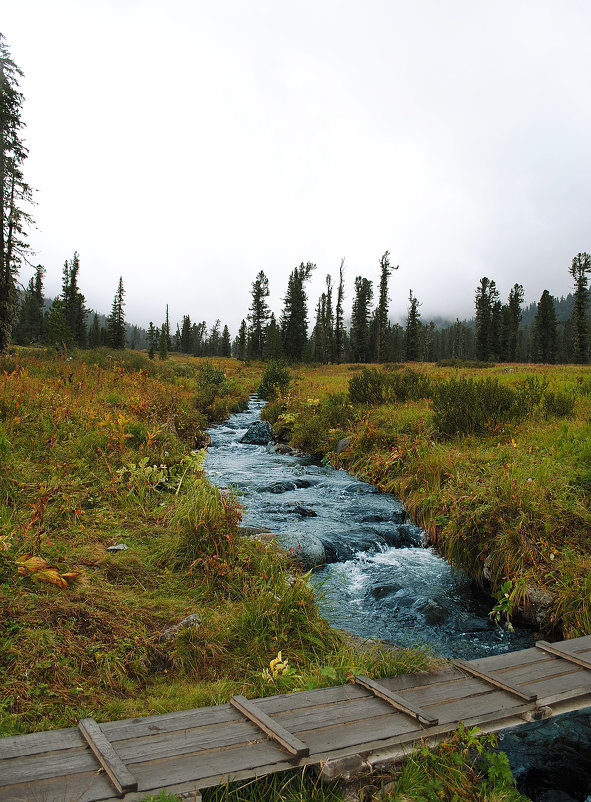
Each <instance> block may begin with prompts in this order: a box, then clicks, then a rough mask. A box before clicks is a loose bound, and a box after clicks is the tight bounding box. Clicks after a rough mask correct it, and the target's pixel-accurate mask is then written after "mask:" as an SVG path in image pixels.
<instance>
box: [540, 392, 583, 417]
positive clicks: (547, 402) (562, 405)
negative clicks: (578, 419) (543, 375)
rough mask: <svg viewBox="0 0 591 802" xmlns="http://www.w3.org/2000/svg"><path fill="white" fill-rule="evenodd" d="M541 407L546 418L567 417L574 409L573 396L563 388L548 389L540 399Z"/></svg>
mask: <svg viewBox="0 0 591 802" xmlns="http://www.w3.org/2000/svg"><path fill="white" fill-rule="evenodd" d="M542 409H543V410H544V415H545V416H546V417H547V418H567V417H569V416H571V415H572V414H573V412H574V409H575V396H574V394H573V393H568V392H566V391H565V390H556V391H548V392H546V393H545V395H544V398H543V400H542Z"/></svg>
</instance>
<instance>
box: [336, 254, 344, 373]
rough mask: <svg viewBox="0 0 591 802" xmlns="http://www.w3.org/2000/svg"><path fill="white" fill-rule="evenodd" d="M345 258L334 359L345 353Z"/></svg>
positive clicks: (341, 356)
mask: <svg viewBox="0 0 591 802" xmlns="http://www.w3.org/2000/svg"><path fill="white" fill-rule="evenodd" d="M344 273H345V259H344V258H343V259H341V266H340V268H339V286H338V289H337V303H336V308H335V323H334V361H335V362H337V363H339V362H341V361H342V359H343V356H344V353H345V324H344V318H343V301H344V299H345V276H344Z"/></svg>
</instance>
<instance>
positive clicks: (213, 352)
mask: <svg viewBox="0 0 591 802" xmlns="http://www.w3.org/2000/svg"><path fill="white" fill-rule="evenodd" d="M220 325H221V321H220V320H219V318H218V320H216V322H215V323H214V324H213V326H212V327H211V331H210V332H209V340H208V342H207V354H208V356H220V354H221V344H222V335H221V334H220Z"/></svg>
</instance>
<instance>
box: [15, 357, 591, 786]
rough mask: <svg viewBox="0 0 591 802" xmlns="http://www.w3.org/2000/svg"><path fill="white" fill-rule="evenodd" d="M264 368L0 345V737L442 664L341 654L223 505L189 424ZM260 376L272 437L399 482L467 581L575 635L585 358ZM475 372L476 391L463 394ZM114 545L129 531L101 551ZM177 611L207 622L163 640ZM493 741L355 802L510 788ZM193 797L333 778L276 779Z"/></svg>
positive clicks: (384, 781) (580, 598)
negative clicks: (528, 603)
mask: <svg viewBox="0 0 591 802" xmlns="http://www.w3.org/2000/svg"><path fill="white" fill-rule="evenodd" d="M273 370H274V372H273ZM265 373H266V374H267V376H268V375H269V366H267V367H265V365H262V364H260V363H252V364H248V363H241V362H238V361H236V360H231V359H214V360H210V361H208V360H204V359H194V358H190V357H181V356H178V355H174V356H172V357H171V358H169V359H168V360H166V361H163V362H160V361H159V360H149V359H148V358H147V357H146V356H145V355H142V354H138V353H134V352H117V353H116V352H109V351H107V350H104V349H99V350H96V351H87V352H80V353H78V354H75V355H74V356H73V357H72V358H66V357H65V356H60V355H57V354H56V353H55V351H51V350H47V351H44V350H42V349H20V350H18V349H17V350H16V352H15V353H13V354H12V355H9V356H5V357H3V358H2V359H1V360H0V382H1V384H2V392H1V393H0V735H11V734H17V733H24V732H31V731H34V730H44V729H51V728H58V727H66V726H71V725H74V724H76V723H77V721H78V720H79V719H80V718H83V717H86V716H91V717H93V718H95V719H96V720H98V721H105V720H111V719H117V718H125V717H132V716H141V715H149V714H152V713H162V712H168V711H174V710H182V709H187V708H192V707H199V706H204V705H210V704H216V703H221V702H226V701H228V699H229V698H230V697H231V696H232V695H233V694H237V693H242V694H244V695H246V696H248V697H251V698H252V697H258V696H265V695H269V694H275V693H283V692H289V691H292V690H302V689H305V688H314V687H320V686H324V685H329V684H341V683H345V682H347V681H348V680H349V679H350V678H351V676H353V675H354V674H356V673H365V674H368V675H370V676H372V677H375V678H379V677H380V676H386V675H394V674H397V673H402V672H408V671H417V670H423V669H426V668H429V667H430V666H433V665H434V664H435V661H434V660H433V658H432V657H431V656H430V655H429V653H428V649H427V648H426V649H425V650H420V649H419V650H406V649H405V650H398V651H391V650H386V649H382V648H380V647H378V646H375V647H373V648H369V649H368V648H365V649H361V650H359V649H356V648H355V647H354V646H353V645H352V644H351V642H350V640H349V639H348V638H347V637H346V635H344V633H341V632H338V631H335V630H333V629H331V628H330V627H329V626H328V624H327V623H326V622H325V621H324V620H323V619H322V618H321V617H320V616H319V614H318V610H317V607H316V600H315V597H314V592H313V590H312V589H311V588H310V586H309V585H308V583H307V582H306V577H305V575H301V573H298V571H297V570H296V569H295V568H294V566H293V565H292V564H290V563H289V562H288V561H287V559H286V558H282V557H281V556H280V555H278V554H277V553H275V552H273V553H270V552H268V551H266V550H265V549H264V547H263V546H261V545H260V544H258V543H256V542H252V541H250V540H247V539H244V538H242V537H240V528H239V527H240V506H239V503H238V500H237V499H236V498H235V497H234V496H233V495H232V493H231V492H229V491H226V490H220V489H218V488H215V487H214V486H212V485H211V484H210V483H209V482H208V480H207V478H206V476H205V474H204V472H203V459H204V451H203V446H204V445H205V444H206V443H207V436H206V434H205V430H206V428H207V426H208V425H209V424H210V423H211V422H213V421H217V420H221V419H223V418H225V417H227V416H228V415H229V414H230V412H231V411H232V410H234V409H243V408H244V405H245V403H246V400H247V398H248V395H249V394H250V393H251V392H255V391H256V389H257V388H258V387H259V386H260V385H261V380H262V379H263V378H264V374H265ZM270 373H271V377H273V376H275V377H277V376H279V377H280V378H281V376H283V379H287V380H289V384H288V383H287V381H286V382H285V383H284V386H283V388H282V389H280V388H275V389H276V390H277V392H275V395H274V390H273V387H270V388H269V387H267V391H268V397H269V403H268V406H267V408H266V410H265V417H267V418H268V419H269V420H271V421H272V422H273V423H274V426H275V428H276V430H277V432H279V433H280V434H281V436H282V437H283V438H284V439H289V440H290V442H291V443H292V445H294V446H297V447H298V448H301V449H304V450H306V451H308V452H314V453H318V454H322V455H323V456H324V457H325V458H326V459H328V460H330V462H331V463H333V464H334V465H335V466H339V467H344V468H346V469H348V470H350V471H352V472H354V473H356V474H358V475H359V476H362V477H363V478H366V479H367V480H368V481H371V482H373V483H375V484H376V485H378V486H379V487H380V488H381V489H382V490H383V491H384V492H393V493H396V494H397V495H399V496H400V497H401V498H402V499H403V500H404V502H405V504H406V505H407V508H408V510H409V513H410V515H411V516H412V518H413V519H414V520H415V521H417V522H418V523H420V524H421V525H422V526H423V527H425V529H426V530H427V531H428V532H429V533H430V536H431V538H432V540H433V542H436V543H437V546H438V548H439V549H440V550H441V552H442V553H443V554H444V555H445V556H446V557H447V558H448V559H449V560H450V561H451V562H452V564H454V565H456V566H458V567H462V568H464V569H465V570H466V571H468V572H469V573H471V574H472V575H473V576H474V577H476V578H480V579H482V577H483V573H484V570H485V568H486V572H487V574H488V576H489V577H490V579H489V581H490V587H491V592H492V593H493V594H494V593H497V594H498V596H499V602H498V605H497V606H498V608H499V611H500V612H501V613H502V615H503V616H504V617H505V618H508V617H510V615H511V614H512V613H513V612H514V610H517V609H518V607H519V605H520V604H523V603H524V600H525V597H526V592H527V589H528V588H529V587H531V586H532V585H535V586H536V587H540V588H543V589H546V590H547V592H548V593H550V594H551V596H552V603H551V606H550V611H549V619H548V622H549V625H550V626H551V627H553V628H555V629H556V630H561V631H562V632H564V634H565V635H567V636H568V635H576V634H582V633H588V632H589V631H591V629H590V627H589V616H590V610H589V607H590V591H591V573H590V567H591V563H590V557H589V547H590V538H591V527H590V526H589V524H590V515H589V499H588V495H589V494H588V491H589V486H590V484H591V446H590V445H589V444H590V442H591V441H590V438H589V434H590V422H589V421H590V416H589V413H590V411H591V409H590V408H591V371H589V369H577V368H575V367H572V366H569V367H560V368H559V367H555V368H554V367H553V368H551V367H541V366H527V367H523V366H517V365H516V366H511V367H510V368H509V369H507V367H506V366H505V367H504V368H496V367H490V366H486V367H482V366H473V367H467V366H457V365H450V366H437V365H424V366H423V365H421V366H417V365H414V366H400V365H386V366H374V367H371V366H362V365H341V366H314V365H311V366H296V367H294V368H291V369H290V370H289V371H287V372H286V371H285V369H284V368H281V366H279V369H278V368H277V366H274V367H273V369H272V370H271V372H270ZM471 382H472V383H471ZM483 382H484V383H486V382H488V384H487V385H486V387H487V389H486V392H485V393H484V391H483V390H482V389H480V390H479V389H478V387H476V389H475V385H478V386H480V384H482V383H483ZM263 384H264V382H263ZM437 388H439V389H437ZM503 388H509V389H508V390H507V391H505V389H503ZM479 393H480V395H479ZM482 393H484V395H483V396H482V397H480V396H481V395H482ZM487 393H488V395H487ZM273 396H274V397H273ZM466 409H468V410H469V414H468V415H467V414H466ZM464 430H465V431H464ZM343 438H347V440H346V441H345V443H344V444H343V443H341V445H342V446H344V449H343V450H342V451H341V452H340V453H339V454H337V453H336V452H335V447H336V445H337V443H338V442H339V441H342V440H343ZM117 544H125V545H126V546H128V548H127V549H124V550H120V551H117V552H110V551H109V550H108V548H109V547H111V546H114V545H117ZM507 582H509V583H510V585H509V590H508V592H507V585H506V583H507ZM503 588H505V595H504V596H503V593H502V589H503ZM191 614H197V615H198V616H199V617H200V619H201V625H200V626H198V627H190V628H186V629H183V630H181V631H180V633H179V634H177V635H175V636H174V637H171V638H168V637H167V636H166V635H165V634H163V633H165V631H166V629H167V628H168V627H170V626H171V625H174V624H176V623H177V622H179V621H180V620H181V619H183V618H184V617H185V616H187V615H191ZM279 652H281V662H280V663H279V662H277V657H278V653H279ZM490 746H491V745H490V744H489V743H487V742H485V741H484V740H482V739H478V737H477V735H476V734H475V733H466V732H461V731H458V732H457V733H456V734H455V735H454V736H452V737H451V738H450V739H449V741H447V742H446V743H444V744H443V745H442V746H441V747H440V748H439V749H438V750H437V751H435V752H434V753H431V752H429V750H425V749H423V750H419V751H418V752H417V753H416V754H414V755H413V756H411V757H410V758H409V760H408V761H406V762H405V764H404V765H403V766H402V767H401V768H400V769H398V770H397V771H395V772H394V773H391V774H388V775H383V776H376V777H372V778H370V779H369V780H368V781H367V782H366V784H365V787H366V791H365V794H366V798H371V799H374V800H378V799H381V800H400V801H402V800H405V799H419V800H420V799H425V800H430V799H435V798H437V799H465V800H473V799H474V800H476V799H482V800H485V799H487V800H495V799H498V800H513V799H515V800H516V799H521V798H522V797H521V796H520V795H519V793H518V792H517V791H516V790H515V789H514V784H513V781H512V778H511V775H510V771H509V769H508V765H507V764H506V760H504V758H503V756H502V755H499V754H498V753H497V752H495V751H491V750H490ZM204 798H205V799H206V800H211V802H213V801H214V800H215V802H222V800H228V802H229V801H230V800H235V802H240V800H255V799H257V800H258V799H268V800H277V802H280V801H281V802H287V801H288V800H294V801H295V800H310V801H312V800H318V802H320V800H340V799H343V798H344V792H343V791H342V789H340V788H338V787H336V786H332V785H323V784H321V783H319V782H318V781H317V780H316V779H314V778H313V777H311V776H309V775H306V776H303V775H302V774H301V773H300V774H298V773H295V774H293V773H291V774H288V775H280V776H276V777H271V778H267V779H266V780H262V781H258V782H256V783H247V784H246V785H241V786H226V787H221V788H219V789H212V790H210V791H207V792H206V793H205V796H204ZM154 799H158V800H161V802H164V800H172V799H174V797H171V796H168V795H167V794H166V793H165V792H163V793H162V794H160V795H159V796H158V797H154Z"/></svg>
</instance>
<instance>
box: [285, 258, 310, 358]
mask: <svg viewBox="0 0 591 802" xmlns="http://www.w3.org/2000/svg"><path fill="white" fill-rule="evenodd" d="M315 269H316V265H315V264H312V262H307V263H306V264H304V263H303V262H301V263H300V265H299V266H298V267H296V268H294V269H293V270H292V272H291V274H290V276H289V280H288V282H287V292H286V293H285V298H284V299H283V312H282V313H281V339H282V341H283V353H284V354H285V356H286V357H287V358H288V359H290V360H295V361H302V360H303V359H304V355H305V354H304V352H305V350H306V346H307V342H308V299H307V296H306V290H305V286H304V285H305V283H306V282H307V281H308V280H309V278H310V276H311V275H312V271H313V270H315Z"/></svg>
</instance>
